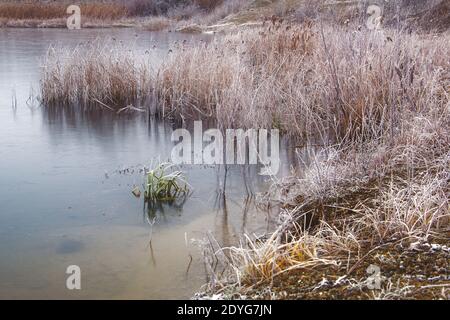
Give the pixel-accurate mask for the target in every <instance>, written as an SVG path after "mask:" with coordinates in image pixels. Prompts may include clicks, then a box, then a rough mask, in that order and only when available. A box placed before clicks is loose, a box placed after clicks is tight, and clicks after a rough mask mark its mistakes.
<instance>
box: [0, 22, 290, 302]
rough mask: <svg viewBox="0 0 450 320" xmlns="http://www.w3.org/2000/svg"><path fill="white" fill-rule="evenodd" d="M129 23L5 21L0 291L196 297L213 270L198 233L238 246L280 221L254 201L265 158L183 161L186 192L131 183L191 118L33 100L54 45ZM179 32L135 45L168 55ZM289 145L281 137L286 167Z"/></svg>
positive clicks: (0, 54) (264, 184) (263, 180)
mask: <svg viewBox="0 0 450 320" xmlns="http://www.w3.org/2000/svg"><path fill="white" fill-rule="evenodd" d="M129 32H130V31H127V30H101V31H99V30H92V31H91V30H83V32H80V33H70V35H71V36H70V37H67V35H68V33H66V32H64V31H61V30H59V31H58V30H32V29H30V30H0V70H1V72H0V171H1V172H2V177H1V179H0V194H1V195H2V197H1V198H0V298H68V299H78V298H97V299H98V298H138V299H142V298H145V299H151V298H159V299H164V298H189V297H190V296H192V294H193V293H194V292H195V291H196V290H197V289H198V288H199V287H200V286H201V285H202V284H203V283H204V281H205V271H204V268H203V266H204V260H203V257H202V256H201V250H199V248H198V247H197V246H196V245H195V242H193V241H192V240H199V239H208V238H210V239H215V240H211V242H214V241H215V242H214V243H217V244H220V245H225V246H230V245H233V244H236V243H238V241H239V239H240V238H241V237H242V235H243V233H248V234H257V235H261V234H265V233H267V232H268V231H269V230H270V228H271V226H273V225H274V223H275V222H276V212H266V211H260V210H258V208H257V207H256V205H255V197H254V195H255V194H257V193H258V192H261V191H264V190H266V189H267V188H268V185H269V184H270V181H269V182H268V181H267V177H264V176H260V175H258V171H259V168H258V167H257V166H246V167H242V166H233V165H231V166H227V167H226V168H225V167H224V166H220V167H210V166H183V167H182V170H183V171H184V172H185V173H186V178H187V181H188V182H189V184H191V185H192V186H193V193H192V195H190V197H188V198H187V199H184V200H183V201H181V202H179V201H174V202H173V203H165V204H153V205H150V206H149V205H144V202H143V199H142V198H135V197H134V196H133V195H132V194H131V190H132V188H133V186H141V185H142V184H143V182H144V179H145V176H144V171H145V170H144V168H145V167H148V166H149V165H150V164H151V162H152V160H154V159H159V160H161V161H164V160H167V159H169V157H170V152H171V150H172V147H173V143H172V142H171V140H170V135H171V133H172V130H173V129H174V128H181V127H182V126H185V127H187V128H189V127H190V126H191V124H189V123H175V122H166V121H161V120H160V119H157V118H150V117H149V116H148V115H147V114H143V113H130V112H122V113H121V114H120V115H117V114H115V113H112V112H109V111H106V110H95V109H92V110H87V109H78V108H67V107H66V108H64V107H57V106H55V107H53V108H49V107H37V106H36V105H35V103H34V102H33V99H30V97H34V96H36V91H35V92H34V93H33V94H31V93H30V88H31V87H33V88H38V85H39V60H40V59H41V57H42V55H43V54H44V53H45V51H46V50H47V48H48V46H49V45H50V44H53V43H54V42H55V41H61V42H62V44H63V45H68V46H75V45H77V43H79V42H80V41H87V40H89V39H93V38H95V37H98V36H99V34H100V35H102V36H114V37H116V38H117V39H119V38H120V39H123V40H125V39H127V37H129ZM177 36H180V35H168V34H157V35H151V34H149V33H142V34H140V38H139V39H142V41H138V43H137V44H136V45H137V46H139V48H142V49H143V50H144V49H145V48H146V47H148V46H152V47H153V46H154V45H155V44H154V43H153V42H154V41H157V42H158V45H157V47H158V48H157V50H155V51H158V50H160V51H158V52H160V53H161V54H160V55H159V57H157V59H156V58H155V59H156V60H158V61H163V60H164V59H165V54H166V53H167V50H166V49H167V47H168V46H170V43H169V40H170V41H172V40H173V37H177ZM171 37H172V38H171ZM180 37H182V36H180ZM155 55H158V54H157V52H155ZM156 60H155V61H156ZM156 63H158V62H156ZM13 90H15V94H12V92H13ZM12 97H13V98H12ZM204 127H205V128H207V127H208V125H207V124H204ZM293 152H294V151H293V150H289V149H286V148H285V147H283V148H282V150H281V157H282V164H283V167H282V170H281V174H286V173H287V172H288V171H289V166H290V164H291V162H290V161H291V159H292V158H293V157H294V155H293ZM71 264H76V265H79V266H80V268H81V270H82V274H83V277H85V278H84V280H82V281H84V282H83V284H82V287H83V290H81V291H80V292H69V291H68V290H66V289H65V286H64V284H65V270H66V268H67V266H68V265H71Z"/></svg>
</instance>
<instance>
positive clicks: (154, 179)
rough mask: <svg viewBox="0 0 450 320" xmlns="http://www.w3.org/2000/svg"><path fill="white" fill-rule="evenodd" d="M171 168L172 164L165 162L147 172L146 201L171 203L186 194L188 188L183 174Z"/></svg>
mask: <svg viewBox="0 0 450 320" xmlns="http://www.w3.org/2000/svg"><path fill="white" fill-rule="evenodd" d="M173 168H174V165H173V164H170V163H167V162H165V163H161V164H159V165H158V166H156V168H154V169H153V170H150V171H149V172H147V181H146V185H145V192H144V197H145V200H146V201H173V200H176V199H177V198H179V197H184V196H186V195H187V194H188V192H189V187H188V183H187V182H186V180H185V177H184V174H183V172H181V171H179V170H173Z"/></svg>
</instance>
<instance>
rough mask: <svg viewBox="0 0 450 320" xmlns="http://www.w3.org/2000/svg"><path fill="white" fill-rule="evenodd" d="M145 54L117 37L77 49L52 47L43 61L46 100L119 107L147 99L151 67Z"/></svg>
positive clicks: (42, 82) (43, 87) (110, 108)
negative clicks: (125, 44) (127, 45)
mask: <svg viewBox="0 0 450 320" xmlns="http://www.w3.org/2000/svg"><path fill="white" fill-rule="evenodd" d="M145 61H146V60H145V58H143V57H141V59H138V58H137V56H136V55H135V54H133V51H130V50H129V48H125V47H124V46H123V45H121V44H117V43H116V42H115V41H112V40H111V41H94V42H89V43H86V44H82V45H79V46H77V47H76V48H75V49H67V48H62V47H51V48H50V49H49V50H48V52H47V56H46V58H45V60H44V63H43V73H42V79H41V92H42V100H43V102H44V103H45V104H48V105H55V104H56V105H79V104H82V105H84V106H92V105H96V106H97V107H99V108H107V109H109V110H119V109H121V108H124V107H126V106H128V105H131V104H136V103H137V102H138V101H140V100H142V99H145V98H146V97H147V96H148V95H147V94H148V92H149V90H150V89H151V83H150V80H151V79H152V78H151V74H150V72H151V70H150V69H148V68H147V65H146V63H145Z"/></svg>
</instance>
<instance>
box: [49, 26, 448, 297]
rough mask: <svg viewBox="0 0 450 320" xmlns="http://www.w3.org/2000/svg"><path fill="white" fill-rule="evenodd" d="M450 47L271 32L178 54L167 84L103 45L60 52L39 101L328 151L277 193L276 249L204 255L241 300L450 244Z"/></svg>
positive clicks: (420, 39)
mask: <svg viewBox="0 0 450 320" xmlns="http://www.w3.org/2000/svg"><path fill="white" fill-rule="evenodd" d="M449 40H450V38H449V35H448V33H444V34H441V35H439V36H430V35H423V34H422V35H419V34H415V33H408V32H403V31H401V30H384V31H380V32H370V31H362V30H358V29H354V30H353V29H349V28H340V27H337V26H329V25H322V24H320V23H311V22H306V23H303V24H301V25H288V24H282V23H275V22H274V23H272V25H270V26H268V27H266V28H258V29H253V30H244V31H240V32H237V33H235V34H229V35H225V36H222V37H218V38H216V39H214V40H213V41H211V42H208V43H199V44H197V45H196V46H194V47H189V48H188V47H185V46H183V45H181V46H179V47H178V48H176V49H175V50H174V52H173V53H171V54H170V55H169V57H168V60H167V61H166V62H165V63H164V64H163V65H162V66H161V67H160V68H159V70H158V71H157V72H150V71H149V70H150V69H149V66H148V65H145V64H144V65H143V64H140V63H137V61H138V60H137V59H136V57H135V56H132V55H131V54H123V53H122V54H111V52H109V51H108V50H107V49H105V48H103V47H101V48H100V47H97V46H95V45H94V46H92V47H89V48H87V49H88V50H87V51H86V52H81V51H77V52H76V53H74V54H72V53H69V52H66V53H65V55H64V54H61V53H57V54H56V53H55V52H50V53H49V55H48V56H47V59H46V63H45V64H44V65H45V68H44V72H43V78H42V84H43V85H42V88H43V92H42V97H43V98H44V101H46V102H51V103H72V104H76V103H89V102H92V101H100V102H101V103H102V104H105V105H108V106H110V107H111V108H117V107H118V106H121V105H123V104H124V102H125V103H133V100H137V99H141V98H142V97H147V98H148V99H146V101H148V103H149V104H148V105H147V107H149V108H150V107H151V108H153V110H156V112H157V113H159V114H160V115H161V116H163V117H179V118H182V119H199V118H200V119H214V120H216V121H217V123H218V126H222V127H226V128H230V127H239V128H273V127H275V128H279V129H281V130H282V132H284V133H285V134H286V135H290V136H292V137H295V138H297V139H300V140H304V141H302V142H304V143H307V142H308V141H311V140H314V141H316V142H317V141H319V143H320V144H322V145H323V146H324V148H323V149H322V150H321V151H320V152H318V153H317V154H315V157H314V158H313V160H312V162H311V164H310V165H308V166H306V168H304V169H303V170H302V172H298V173H296V174H294V175H293V176H292V177H290V178H288V179H286V180H283V181H281V182H280V183H278V184H275V185H274V187H273V190H272V191H271V192H270V198H271V201H274V200H275V201H278V202H279V203H280V204H281V205H282V206H283V212H282V216H281V217H285V219H284V220H283V223H282V224H281V227H280V228H279V229H278V230H277V231H276V232H275V233H274V234H273V235H271V236H269V237H268V240H255V239H252V238H250V237H249V238H247V239H245V241H243V242H242V245H241V246H238V247H232V248H220V246H215V247H214V248H211V250H209V251H207V252H206V253H207V255H208V254H209V255H210V256H213V257H215V258H208V259H207V260H206V264H208V263H210V262H211V261H216V262H215V263H217V261H218V260H220V261H221V263H222V265H223V266H224V268H225V269H226V270H227V271H226V272H225V273H223V274H215V272H214V271H213V270H214V269H215V268H214V267H213V266H212V265H210V267H209V270H211V273H212V274H214V275H213V277H212V278H213V279H215V281H214V282H213V283H212V284H211V286H210V288H209V289H210V290H211V292H216V293H217V292H223V291H224V290H228V289H229V287H228V284H229V283H232V285H233V286H234V288H235V290H238V291H239V290H244V289H246V288H247V289H248V288H249V287H251V286H252V284H253V285H254V284H255V283H260V282H263V281H271V280H272V279H273V278H274V277H276V276H279V275H282V274H285V273H289V272H291V271H292V270H301V269H304V270H313V269H316V268H322V267H324V266H334V267H336V266H338V267H340V268H344V270H345V272H346V273H351V272H353V270H354V268H355V267H354V266H355V265H358V263H359V261H360V260H362V259H364V257H366V256H367V255H368V254H370V253H371V252H372V250H374V249H375V248H377V247H379V246H383V245H385V244H389V243H391V242H398V241H400V242H402V243H403V244H404V245H405V246H407V245H408V243H412V242H414V241H424V242H427V241H434V240H435V239H441V240H442V239H443V241H447V242H446V243H448V232H449V222H450V216H449V209H448V208H449V202H448V199H449V198H450V190H449V179H450V173H449V172H450V170H449V169H450V168H449V160H450V158H449V157H450V154H449V152H450V151H449V150H450V140H449V137H450V123H449V119H450V100H449V98H450V93H449V89H450V77H449V70H450V63H449V61H448V59H447V53H448V52H449V51H450V47H449V46H450V41H449ZM107 57H108V58H107ZM111 58H112V59H111ZM80 59H81V60H80ZM93 99H95V100H93ZM141 100H142V99H141ZM117 102H119V104H117ZM230 279H231V280H230ZM230 281H231V282H230ZM236 286H237V288H236Z"/></svg>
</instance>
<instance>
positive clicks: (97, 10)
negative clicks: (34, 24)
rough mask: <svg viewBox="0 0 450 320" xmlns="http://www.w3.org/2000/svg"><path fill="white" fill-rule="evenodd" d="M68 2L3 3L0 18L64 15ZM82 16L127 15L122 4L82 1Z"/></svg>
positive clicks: (17, 18) (53, 17) (104, 17)
mask: <svg viewBox="0 0 450 320" xmlns="http://www.w3.org/2000/svg"><path fill="white" fill-rule="evenodd" d="M69 4H70V3H49V4H43V3H3V4H0V18H7V19H13V20H24V19H38V20H47V19H56V18H63V17H66V16H67V14H66V9H67V7H68V6H69ZM80 9H81V14H82V16H85V17H88V18H93V19H118V18H122V17H125V16H127V15H128V10H127V8H126V7H125V6H124V5H121V4H115V3H82V4H81V5H80Z"/></svg>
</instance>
